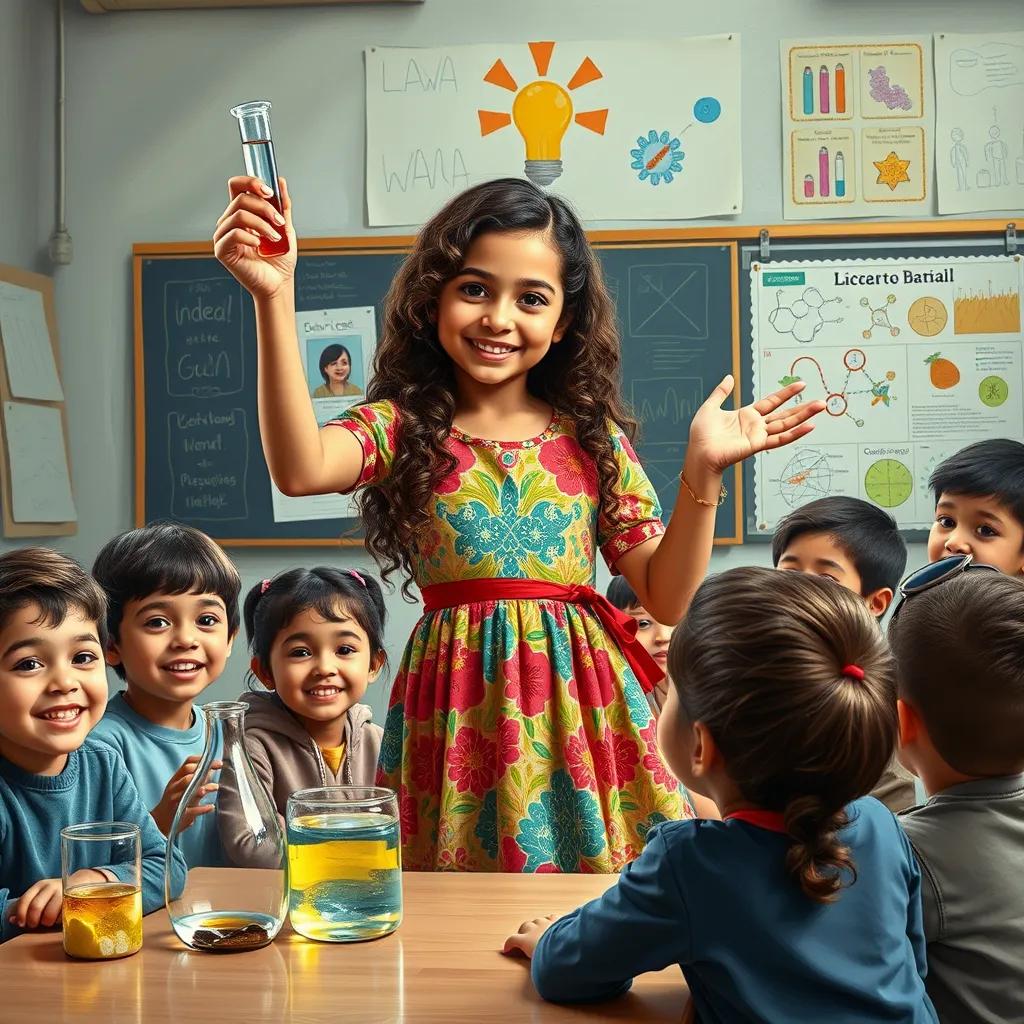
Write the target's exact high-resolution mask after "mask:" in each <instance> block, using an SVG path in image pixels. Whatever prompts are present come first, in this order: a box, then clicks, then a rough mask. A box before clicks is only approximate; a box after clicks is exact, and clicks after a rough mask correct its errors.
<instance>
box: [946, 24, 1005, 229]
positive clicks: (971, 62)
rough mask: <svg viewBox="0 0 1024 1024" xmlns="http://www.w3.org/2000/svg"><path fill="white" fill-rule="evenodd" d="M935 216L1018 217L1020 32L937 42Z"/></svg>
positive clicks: (947, 34)
mask: <svg viewBox="0 0 1024 1024" xmlns="http://www.w3.org/2000/svg"><path fill="white" fill-rule="evenodd" d="M935 101H936V115H935V116H936V124H935V140H936V143H935V145H936V152H935V178H936V181H937V182H938V185H939V213H970V212H973V211H975V210H1020V209H1024V32H1007V33H1002V34H1000V33H997V32H993V33H990V34H986V35H970V36H968V35H951V34H949V33H946V34H941V35H937V36H936V37H935Z"/></svg>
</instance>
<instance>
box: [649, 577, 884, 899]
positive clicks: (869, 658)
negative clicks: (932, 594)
mask: <svg viewBox="0 0 1024 1024" xmlns="http://www.w3.org/2000/svg"><path fill="white" fill-rule="evenodd" d="M752 609H756V612H755V613H753V614H752V611H751V610H752ZM846 666H856V668H857V669H859V670H860V671H861V672H863V676H864V678H863V679H861V678H858V675H859V673H858V672H856V671H852V672H851V673H849V674H844V672H843V669H844V668H845V667H846ZM668 675H669V677H670V678H671V679H672V681H673V683H674V685H675V687H676V692H677V693H678V696H679V701H680V704H681V707H682V709H683V712H684V714H685V715H686V717H687V718H688V719H689V720H690V721H691V722H698V721H699V722H703V723H704V725H705V726H706V727H707V729H708V730H709V731H710V733H711V735H712V737H713V738H714V741H715V743H716V744H717V746H718V749H719V750H720V751H721V753H722V757H723V759H724V762H725V767H726V770H727V771H728V773H729V777H730V779H732V781H733V782H734V783H735V784H736V786H737V787H738V788H739V791H740V793H741V794H742V795H743V798H744V799H745V800H747V801H749V802H750V803H752V804H754V805H755V806H757V807H763V808H765V809H766V810H771V811H779V812H781V813H782V814H783V815H784V817H785V827H786V832H787V833H788V835H789V837H790V840H791V845H790V847H789V850H788V851H787V853H786V868H787V870H788V872H789V874H790V875H791V876H792V877H793V879H794V880H795V881H796V882H798V883H799V885H800V887H801V889H803V891H804V893H805V894H806V895H807V896H809V897H810V898H811V899H813V900H816V901H818V902H821V903H826V902H829V901H831V900H834V899H836V898H838V892H839V889H840V887H841V886H842V885H843V884H844V875H846V876H852V877H853V878H856V870H855V868H854V864H853V861H852V859H851V857H850V851H849V849H848V848H847V847H845V846H843V845H842V842H841V838H840V833H841V830H842V829H843V828H844V827H845V826H846V825H847V824H848V820H847V816H846V812H845V807H846V805H847V804H848V803H849V802H850V801H851V800H854V799H856V798H857V797H861V796H864V795H865V794H866V793H868V792H870V790H871V788H872V787H873V786H875V785H876V784H877V783H878V779H879V777H880V776H881V774H882V772H883V770H884V769H885V766H886V765H887V764H888V762H889V759H890V758H891V756H892V752H893V748H894V746H895V744H896V736H897V720H896V683H895V679H894V675H895V672H894V665H893V659H892V656H891V655H890V653H889V650H888V647H887V646H886V644H885V639H884V638H883V636H882V634H881V631H880V630H879V628H878V626H877V624H876V623H875V620H874V619H873V618H872V616H871V613H870V612H869V611H868V609H867V606H866V605H865V604H864V602H863V601H862V600H861V599H860V598H858V597H857V596H856V595H855V594H854V593H853V592H852V591H851V590H848V589H847V588H846V587H840V586H837V585H836V584H835V583H833V582H832V581H831V580H826V579H822V578H821V577H819V576H809V575H806V574H804V573H795V572H775V571H774V570H772V569H763V568H752V567H751V568H741V569H730V570H729V571H728V572H723V573H721V574H719V575H717V576H712V577H710V578H708V579H707V580H705V581H704V583H703V584H701V586H700V588H699V589H698V591H697V593H696V594H695V595H694V598H693V602H692V603H691V605H690V609H689V611H688V612H687V614H686V618H684V619H683V621H682V624H681V625H680V626H679V627H678V628H677V629H676V631H675V634H674V635H673V637H672V644H671V646H670V647H669V653H668Z"/></svg>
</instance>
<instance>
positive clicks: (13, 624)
mask: <svg viewBox="0 0 1024 1024" xmlns="http://www.w3.org/2000/svg"><path fill="white" fill-rule="evenodd" d="M105 611H106V609H105V606H104V600H103V594H102V593H101V591H100V590H99V588H98V587H97V586H96V584H95V583H94V582H93V581H92V580H91V579H90V578H89V576H88V575H87V574H86V572H85V570H84V569H82V567H81V566H80V565H78V563H77V562H74V561H72V560H71V559H70V558H67V557H66V556H64V555H61V554H58V553H57V552H55V551H51V550H49V549H48V548H23V549H21V550H16V551H10V552H8V553H7V554H5V555H3V556H2V557H0V871H2V877H0V908H2V916H0V941H3V940H6V939H9V938H11V937H12V936H14V935H16V934H18V932H19V931H21V930H22V929H33V928H40V927H43V928H47V927H52V926H53V925H54V924H56V923H57V922H58V921H59V920H60V914H61V902H62V885H61V863H60V830H61V829H62V828H64V827H65V826H67V825H76V824H83V823H85V822H90V821H125V822H129V823H131V824H137V825H139V826H140V828H141V831H142V910H143V913H146V914H148V913H151V912H152V911H154V910H156V909H158V908H159V907H161V906H162V905H163V902H164V857H165V853H166V845H165V843H164V839H163V836H161V835H160V832H159V830H158V829H157V828H156V826H155V825H154V823H153V821H152V819H151V818H150V816H149V813H148V810H147V808H146V806H145V805H144V804H143V802H142V801H141V800H140V799H139V794H138V791H137V790H136V788H135V785H134V783H133V782H132V780H131V777H130V776H129V774H128V772H127V770H126V769H125V766H124V763H123V762H122V761H121V759H120V758H118V757H117V756H116V755H115V754H114V753H113V752H111V751H110V750H109V749H108V748H107V747H104V746H103V745H102V744H98V743H96V742H94V741H93V740H91V739H87V738H86V737H87V736H88V734H89V731H90V729H92V728H93V726H94V725H95V724H96V723H97V722H98V721H99V720H100V718H101V717H102V715H103V708H104V704H105V703H106V699H107V680H106V675H105V673H104V668H103V650H104V641H105V637H106V629H105V623H104V616H105ZM69 881H70V882H71V883H72V884H75V885H82V884H87V883H90V882H95V883H100V882H115V881H118V875H117V871H116V869H115V868H113V867H111V868H98V869H96V870H92V869H86V870H81V871H77V872H75V873H74V874H73V875H72V876H70V878H69ZM184 881H185V865H184V862H183V861H182V860H181V859H180V857H176V858H175V860H174V874H173V878H172V883H173V888H174V890H175V891H177V892H180V891H181V889H182V887H183V885H184Z"/></svg>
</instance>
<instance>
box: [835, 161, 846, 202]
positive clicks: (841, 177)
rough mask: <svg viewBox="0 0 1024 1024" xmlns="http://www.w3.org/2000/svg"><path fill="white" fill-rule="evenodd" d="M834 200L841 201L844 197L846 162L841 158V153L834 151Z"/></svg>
mask: <svg viewBox="0 0 1024 1024" xmlns="http://www.w3.org/2000/svg"><path fill="white" fill-rule="evenodd" d="M835 168H836V198H837V199H842V198H843V196H845V195H846V160H845V159H844V158H843V151H842V150H841V149H840V150H837V151H836V160H835Z"/></svg>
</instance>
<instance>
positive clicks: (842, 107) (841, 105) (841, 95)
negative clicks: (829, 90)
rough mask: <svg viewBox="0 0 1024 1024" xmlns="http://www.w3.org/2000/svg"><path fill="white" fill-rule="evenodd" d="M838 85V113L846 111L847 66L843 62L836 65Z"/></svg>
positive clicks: (836, 82)
mask: <svg viewBox="0 0 1024 1024" xmlns="http://www.w3.org/2000/svg"><path fill="white" fill-rule="evenodd" d="M835 87H836V113H837V114H845V113H846V68H844V67H843V65H842V64H837V65H836V75H835Z"/></svg>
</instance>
